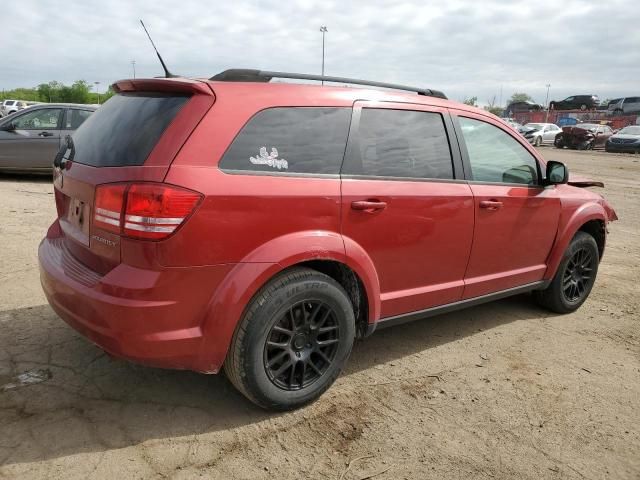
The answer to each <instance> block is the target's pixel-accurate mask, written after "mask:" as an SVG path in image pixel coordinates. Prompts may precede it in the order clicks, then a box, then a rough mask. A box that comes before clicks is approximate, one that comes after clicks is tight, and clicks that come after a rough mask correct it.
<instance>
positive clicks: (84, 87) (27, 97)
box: [0, 80, 114, 103]
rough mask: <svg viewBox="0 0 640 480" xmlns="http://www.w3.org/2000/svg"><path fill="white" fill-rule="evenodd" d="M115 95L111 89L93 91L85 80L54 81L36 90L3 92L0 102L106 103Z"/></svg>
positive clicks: (0, 95) (26, 89) (39, 86)
mask: <svg viewBox="0 0 640 480" xmlns="http://www.w3.org/2000/svg"><path fill="white" fill-rule="evenodd" d="M113 94H114V92H113V90H111V87H109V88H108V89H107V91H106V92H96V91H92V85H91V84H90V83H89V82H87V81H85V80H77V81H75V82H73V83H72V84H71V85H65V84H63V83H61V82H56V81H52V82H49V83H41V84H40V85H38V86H37V87H34V88H15V89H13V90H2V92H1V93H0V100H7V99H10V100H24V101H27V102H45V103H104V102H105V101H106V100H108V99H109V98H110V97H111V96H112V95H113Z"/></svg>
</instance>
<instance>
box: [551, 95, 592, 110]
mask: <svg viewBox="0 0 640 480" xmlns="http://www.w3.org/2000/svg"><path fill="white" fill-rule="evenodd" d="M599 104H600V99H599V98H598V96H597V95H574V96H572V97H567V98H565V99H564V100H559V101H551V102H549V108H550V109H552V110H592V109H594V108H596V107H597V106H598V105H599Z"/></svg>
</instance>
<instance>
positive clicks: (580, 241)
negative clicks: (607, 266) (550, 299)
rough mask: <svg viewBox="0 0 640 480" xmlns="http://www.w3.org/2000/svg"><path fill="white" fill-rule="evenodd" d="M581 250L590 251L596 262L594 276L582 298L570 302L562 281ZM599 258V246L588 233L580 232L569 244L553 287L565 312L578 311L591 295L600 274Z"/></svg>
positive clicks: (554, 293)
mask: <svg viewBox="0 0 640 480" xmlns="http://www.w3.org/2000/svg"><path fill="white" fill-rule="evenodd" d="M581 248H587V249H589V250H590V252H591V255H592V256H593V258H594V259H595V260H596V261H595V262H594V264H593V276H592V279H591V281H590V282H589V285H588V286H587V289H586V290H585V293H584V294H583V295H582V297H581V298H580V299H579V300H578V301H577V302H570V301H568V300H567V299H566V297H565V295H564V291H563V289H562V279H563V278H564V272H565V270H566V269H567V265H568V263H569V261H570V260H571V258H572V257H573V255H574V254H575V253H576V252H577V251H578V250H579V249H581ZM599 256H600V254H599V252H598V244H597V243H596V241H595V239H594V238H593V237H592V236H591V235H589V234H587V233H584V232H578V233H577V234H576V236H575V237H574V238H573V240H572V241H571V243H570V244H569V247H568V248H567V250H566V251H565V253H564V256H563V257H562V262H561V263H560V266H559V267H558V272H557V273H556V276H555V277H554V280H553V285H552V288H553V295H554V296H555V297H556V300H557V301H558V302H559V303H560V305H561V306H562V308H563V310H565V311H567V312H571V311H574V310H577V309H578V308H580V306H581V305H582V304H583V303H584V302H585V301H586V300H587V298H588V297H589V294H590V293H591V289H592V288H593V285H594V284H595V281H596V276H597V274H598V263H599Z"/></svg>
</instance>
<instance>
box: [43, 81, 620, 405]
mask: <svg viewBox="0 0 640 480" xmlns="http://www.w3.org/2000/svg"><path fill="white" fill-rule="evenodd" d="M272 77H287V78H302V79H305V80H313V79H320V78H321V77H311V76H305V75H294V74H283V73H276V72H260V71H240V70H233V71H227V72H224V73H223V74H219V75H217V76H215V77H213V78H212V79H210V80H195V79H186V78H170V79H169V78H167V79H151V80H141V79H136V80H123V81H119V82H117V83H116V84H115V85H114V89H115V91H116V92H117V95H115V96H114V97H113V98H111V99H110V100H109V101H108V102H107V103H106V104H105V105H103V106H101V107H100V109H98V110H97V111H96V113H95V114H94V115H92V116H91V117H90V118H89V119H88V120H87V121H86V122H85V123H84V124H83V125H82V127H81V128H79V129H78V130H77V131H76V132H75V133H74V134H73V137H72V138H68V139H67V142H66V145H65V147H64V148H63V149H62V150H61V151H60V152H59V154H58V156H57V157H56V160H55V166H56V168H55V175H54V186H55V199H56V206H57V213H58V218H57V219H56V220H55V222H54V223H53V224H52V225H51V227H50V228H49V231H48V232H47V235H46V238H45V239H44V240H43V241H42V243H41V245H40V247H39V260H40V268H41V280H42V286H43V289H44V292H45V293H46V296H47V298H48V300H49V303H50V304H51V306H52V307H53V309H54V310H55V311H56V312H57V313H58V314H59V315H60V316H61V317H62V318H63V319H64V320H65V321H66V322H67V323H69V324H70V325H71V326H72V327H73V328H75V329H76V330H78V331H79V332H81V333H82V334H83V335H85V336H86V337H87V338H88V339H90V340H91V341H92V342H94V343H95V344H97V345H98V346H99V347H100V348H102V349H104V350H106V351H107V352H109V353H110V354H113V355H115V356H118V357H123V358H127V359H130V360H134V361H137V362H141V363H145V364H148V365H155V366H159V367H167V368H178V369H190V370H196V371H199V372H204V373H216V372H218V371H219V370H220V369H221V368H222V367H223V366H224V369H225V371H226V373H227V375H228V377H229V378H230V380H231V381H232V382H233V384H234V385H235V386H236V387H237V388H238V389H239V390H240V391H241V392H242V393H243V394H244V395H246V396H247V397H248V398H249V399H250V400H252V401H253V402H255V403H256V404H258V405H260V406H262V407H265V408H272V409H289V408H295V407H297V406H300V405H302V404H305V403H307V402H309V401H311V400H313V399H315V398H317V397H318V396H319V395H321V394H322V393H323V392H324V391H325V390H326V389H327V388H328V387H329V386H330V385H331V384H332V382H333V381H334V380H335V379H336V377H337V376H338V374H339V373H340V371H341V370H342V368H343V367H344V365H345V362H346V361H347V358H348V356H349V353H350V352H351V348H352V345H353V342H354V339H355V338H360V337H365V336H367V335H369V334H371V333H372V332H373V331H374V330H375V329H376V328H382V327H386V326H389V325H396V324H398V323H402V322H406V321H409V320H413V319H418V318H424V317H427V316H429V315H433V314H437V313H440V312H445V311H450V310H453V309H458V308H463V307H467V306H470V305H475V304H478V303H481V302H485V301H489V300H493V299H497V298H502V297H505V296H508V295H513V294H518V293H521V292H526V291H534V293H535V296H536V298H537V299H538V300H539V301H540V302H541V303H542V304H543V305H545V306H547V307H548V308H550V309H552V310H554V311H556V312H561V313H564V312H570V311H573V310H575V309H577V308H578V307H579V306H580V305H581V304H582V303H583V302H584V301H585V300H586V298H587V296H588V295H589V292H590V290H591V288H592V286H593V283H594V281H595V278H596V272H597V270H598V263H599V261H600V259H601V257H602V253H603V250H604V246H605V237H606V225H607V223H608V222H609V221H611V220H615V219H616V215H615V213H614V211H613V210H612V208H611V207H610V206H609V205H608V204H607V202H606V201H605V200H604V199H603V198H602V197H601V196H600V195H598V194H596V193H593V192H590V191H588V190H585V189H582V188H576V187H575V186H572V185H571V183H572V182H571V181H569V184H568V174H567V170H566V168H565V166H564V165H563V164H561V163H559V162H545V161H544V160H543V159H542V158H541V157H540V156H539V154H538V153H537V151H536V150H535V149H534V148H533V147H531V146H530V145H529V144H528V142H527V141H526V140H525V139H524V138H522V137H521V136H520V135H518V134H517V132H515V131H514V130H513V129H512V128H510V127H509V126H508V125H507V124H505V123H503V122H502V121H500V120H499V119H498V118H496V117H494V116H493V115H490V114H488V113H487V112H484V111H482V110H479V109H476V108H473V107H468V106H466V105H462V104H459V103H455V102H451V101H448V100H446V97H445V96H444V95H443V94H442V93H440V92H437V91H432V90H420V89H412V88H410V87H404V86H399V85H389V84H380V83H375V82H365V81H358V80H351V79H336V78H334V77H324V80H332V81H339V82H342V83H359V84H365V85H370V86H376V87H387V89H386V90H380V89H362V88H349V87H344V86H340V87H338V86H320V85H309V84H292V83H269V80H270V79H271V78H272ZM391 88H393V89H395V90H392V89H391ZM403 90H409V91H410V92H407V91H403ZM574 183H575V184H576V185H577V184H579V182H574ZM583 185H584V183H583Z"/></svg>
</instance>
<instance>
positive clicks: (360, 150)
mask: <svg viewBox="0 0 640 480" xmlns="http://www.w3.org/2000/svg"><path fill="white" fill-rule="evenodd" d="M343 173H344V174H347V175H363V176H371V177H399V178H420V179H449V180H450V179H453V163H452V159H451V150H450V149H449V141H448V138H447V132H446V130H445V126H444V121H443V118H442V115H440V114H439V113H433V112H421V111H413V110H393V109H382V108H363V109H362V113H361V115H360V124H359V127H358V134H357V138H356V140H355V141H354V144H353V145H350V148H349V158H348V159H347V162H345V166H344V169H343Z"/></svg>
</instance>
